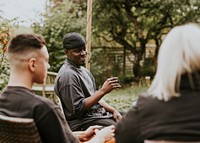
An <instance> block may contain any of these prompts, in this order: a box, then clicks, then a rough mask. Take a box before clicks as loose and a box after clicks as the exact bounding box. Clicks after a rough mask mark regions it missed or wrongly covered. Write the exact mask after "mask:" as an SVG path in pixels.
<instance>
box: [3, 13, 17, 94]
mask: <svg viewBox="0 0 200 143" xmlns="http://www.w3.org/2000/svg"><path fill="white" fill-rule="evenodd" d="M17 26H18V23H17V22H16V19H12V20H7V19H5V18H3V17H1V16H0V92H1V91H2V89H3V88H4V87H5V86H6V84H7V83H8V78H9V73H10V68H9V64H8V61H7V59H6V52H7V45H8V42H9V40H10V38H11V35H12V34H13V29H14V28H16V27H17Z"/></svg>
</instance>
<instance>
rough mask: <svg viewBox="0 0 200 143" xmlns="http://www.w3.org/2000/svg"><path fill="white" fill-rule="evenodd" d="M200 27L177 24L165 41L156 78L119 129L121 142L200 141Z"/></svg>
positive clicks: (125, 116) (159, 56)
mask: <svg viewBox="0 0 200 143" xmlns="http://www.w3.org/2000/svg"><path fill="white" fill-rule="evenodd" d="M199 108H200V27H199V25H197V24H186V25H181V26H177V27H174V28H173V29H172V30H171V31H170V32H169V33H168V35H167V36H166V37H165V39H164V41H163V43H162V44H161V47H160V51H159V55H158V66H157V72H156V75H155V78H154V80H153V82H152V84H151V85H150V87H149V89H148V90H147V92H146V93H143V94H141V95H140V97H139V99H138V102H137V104H136V106H134V107H132V108H131V109H130V110H129V111H128V113H127V114H126V115H124V117H123V118H122V120H121V121H119V123H118V124H117V128H116V136H115V137H116V142H117V143H133V142H134V143H141V142H143V141H144V140H145V139H149V140H167V141H188V142H190V141H200V114H199V111H200V110H199Z"/></svg>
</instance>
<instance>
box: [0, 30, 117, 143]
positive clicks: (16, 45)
mask: <svg viewBox="0 0 200 143" xmlns="http://www.w3.org/2000/svg"><path fill="white" fill-rule="evenodd" d="M7 54H8V60H9V63H10V78H9V82H8V85H7V87H6V88H5V89H4V91H3V92H2V93H1V94H0V114H3V115H6V116H11V117H20V118H33V119H34V121H35V123H36V126H37V128H38V131H39V134H40V136H41V139H42V142H45V143H78V142H79V141H80V140H84V141H85V140H87V139H89V138H91V137H92V136H94V135H95V134H96V135H95V137H93V138H92V139H91V140H90V141H88V143H89V142H90V143H92V142H96V143H103V142H105V141H106V140H109V139H110V138H112V136H113V135H114V134H113V132H114V127H113V126H110V127H108V128H106V129H102V130H100V131H96V128H97V127H98V126H93V127H90V128H88V129H87V130H86V131H83V132H74V133H73V132H72V131H71V130H70V128H69V126H68V124H67V122H66V119H65V117H64V115H63V113H62V112H61V110H60V108H59V107H58V106H57V105H55V104H54V103H53V102H51V101H50V100H49V99H47V98H44V97H41V96H38V95H35V94H34V93H33V92H32V90H31V89H32V85H33V83H38V84H42V83H43V82H44V80H45V78H46V76H47V69H48V68H49V67H50V66H49V63H48V59H49V54H48V51H47V48H46V46H45V41H44V39H43V38H42V37H41V36H38V35H35V34H20V35H17V36H15V37H13V38H12V40H11V41H10V44H9V46H8V53H7ZM75 135H76V136H77V137H75Z"/></svg>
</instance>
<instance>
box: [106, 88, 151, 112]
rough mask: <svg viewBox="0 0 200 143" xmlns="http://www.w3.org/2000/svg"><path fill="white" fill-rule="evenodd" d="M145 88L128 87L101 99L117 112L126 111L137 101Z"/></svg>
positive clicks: (114, 91)
mask: <svg viewBox="0 0 200 143" xmlns="http://www.w3.org/2000/svg"><path fill="white" fill-rule="evenodd" d="M146 89H147V86H129V87H122V88H120V89H116V90H113V91H112V92H110V93H109V94H107V95H106V96H105V97H104V98H103V99H104V100H105V101H106V102H107V103H108V104H110V105H111V106H113V107H115V108H116V109H117V110H118V111H123V112H125V111H127V110H128V109H129V108H130V107H131V106H132V105H133V102H135V101H136V100H137V97H138V95H139V94H140V93H142V92H144V91H145V90H146Z"/></svg>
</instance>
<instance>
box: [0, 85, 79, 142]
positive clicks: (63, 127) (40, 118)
mask: <svg viewBox="0 0 200 143" xmlns="http://www.w3.org/2000/svg"><path fill="white" fill-rule="evenodd" d="M0 114H4V115H7V116H12V117H21V118H33V119H34V121H35V123H36V126H37V128H38V131H39V134H40V136H41V138H42V141H43V142H44V143H78V139H77V138H76V137H74V136H73V134H72V131H71V130H70V128H69V126H68V124H67V122H66V120H65V118H64V116H63V114H62V112H61V110H60V108H59V107H58V106H57V105H55V104H54V103H53V102H51V101H50V100H49V99H47V98H44V97H41V96H38V95H35V94H33V93H32V91H31V90H29V89H27V88H24V87H14V86H13V87H12V86H8V87H6V88H5V90H4V91H3V92H2V93H1V95H0Z"/></svg>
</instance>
